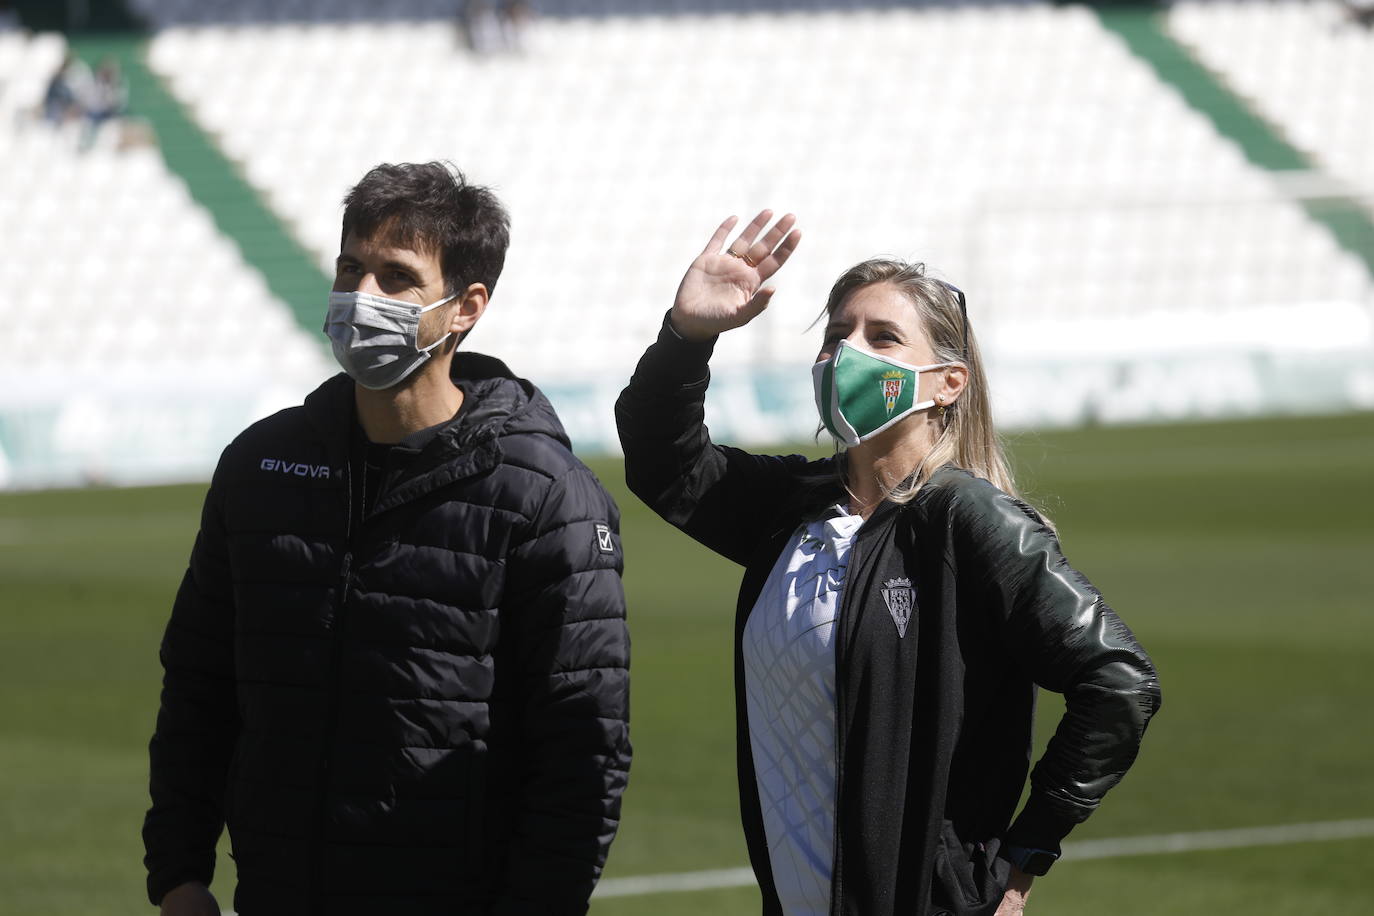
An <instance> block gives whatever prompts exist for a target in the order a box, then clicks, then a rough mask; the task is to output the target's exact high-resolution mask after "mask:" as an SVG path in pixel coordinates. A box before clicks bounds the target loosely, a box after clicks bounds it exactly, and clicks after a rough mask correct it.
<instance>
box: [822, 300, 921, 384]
mask: <svg viewBox="0 0 1374 916" xmlns="http://www.w3.org/2000/svg"><path fill="white" fill-rule="evenodd" d="M841 340H847V341H848V342H849V343H850V344H851V345H856V346H859V347H862V348H863V349H865V350H867V351H869V352H870V353H877V354H879V355H881V356H885V357H887V358H889V359H895V360H897V361H898V362H902V363H906V364H907V365H909V366H928V365H930V364H931V363H934V362H936V359H935V350H934V348H933V347H932V346H931V345H930V339H929V338H928V337H926V332H925V328H924V327H922V325H921V319H920V315H919V314H917V312H916V306H915V305H913V304H912V302H911V300H910V299H908V298H907V297H906V296H905V295H903V294H902V293H901V291H900V290H898V289H897V287H895V286H893V285H892V284H890V283H875V284H872V285H871V286H864V287H861V288H859V289H857V290H855V291H854V292H852V293H850V294H849V296H848V297H847V298H846V299H845V300H844V301H843V302H841V303H840V307H839V308H837V309H835V312H834V314H832V315H831V316H830V320H829V321H828V322H827V323H826V326H825V339H824V340H823V341H822V342H821V352H820V353H819V354H818V355H817V356H816V361H817V362H820V361H821V360H825V359H829V358H830V357H831V356H833V355H834V354H835V348H836V347H838V346H839V345H840V341H841Z"/></svg>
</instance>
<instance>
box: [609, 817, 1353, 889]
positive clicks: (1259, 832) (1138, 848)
mask: <svg viewBox="0 0 1374 916" xmlns="http://www.w3.org/2000/svg"><path fill="white" fill-rule="evenodd" d="M1371 836H1374V818H1365V819H1363V820H1353V821H1322V822H1320V823H1315V824H1282V825H1279V826H1275V827H1241V828H1239V829H1236V830H1203V831H1198V832H1196V833H1161V834H1156V835H1154V836H1133V837H1119V838H1117V839H1111V840H1083V841H1082V842H1078V843H1065V844H1064V861H1065V862H1066V863H1067V862H1076V861H1077V862H1082V861H1086V860H1089V859H1112V858H1119V857H1126V856H1151V855H1164V854H1168V853H1179V852H1199V851H1202V850H1215V849H1246V848H1249V847H1254V846H1287V845H1289V844H1291V843H1319V842H1325V841H1328V840H1351V839H1360V838H1363V837H1371ZM753 884H754V872H753V870H752V869H748V868H719V869H714V870H712V871H689V872H678V873H676V874H663V875H636V876H634V877H630V878H607V879H606V880H605V881H602V882H601V883H600V884H598V885H597V887H596V892H595V893H593V894H592V896H593V897H636V896H641V895H645V894H670V893H681V892H683V891H705V890H720V889H724V888H731V887H751V886H753Z"/></svg>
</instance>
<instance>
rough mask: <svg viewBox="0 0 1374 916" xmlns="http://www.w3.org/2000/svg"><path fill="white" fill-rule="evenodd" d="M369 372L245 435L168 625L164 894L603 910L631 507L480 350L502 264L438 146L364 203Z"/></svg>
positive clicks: (370, 180) (259, 913)
mask: <svg viewBox="0 0 1374 916" xmlns="http://www.w3.org/2000/svg"><path fill="white" fill-rule="evenodd" d="M344 204H345V210H344V217H343V243H342V251H341V252H340V254H339V258H338V262H337V265H338V271H337V275H336V277H335V280H334V288H333V289H334V291H333V292H332V293H331V294H330V297H329V298H330V301H329V313H328V318H327V319H326V327H325V330H326V333H327V334H328V335H329V337H330V339H331V342H332V344H333V348H334V353H335V356H336V357H337V358H338V360H339V362H340V364H341V365H342V366H343V367H344V369H345V374H340V375H338V376H335V377H334V378H332V379H330V380H328V381H326V382H325V383H324V384H323V385H321V386H320V387H319V388H318V389H316V390H315V391H314V392H313V393H312V394H311V395H310V396H309V397H307V398H306V400H305V404H304V405H303V406H301V407H295V408H291V409H289V410H285V411H282V412H281V413H278V414H276V415H275V416H272V417H269V418H267V419H266V420H263V421H261V422H259V423H256V424H254V425H253V426H251V427H249V429H248V430H247V431H245V432H244V433H243V434H242V435H240V436H239V437H238V438H237V439H236V440H235V441H234V442H233V443H232V444H230V445H229V447H228V448H227V449H226V450H225V452H224V454H223V456H222V457H221V459H220V463H219V467H218V468H217V469H216V471H215V475H214V479H213V481H212V483H211V486H210V490H209V493H208V494H207V496H206V500H205V508H204V513H203V515H202V519H201V528H200V533H199V536H198V537H197V539H196V544H195V548H194V550H193V552H192V555H191V562H190V568H189V570H188V571H187V573H186V577H185V579H184V581H183V582H182V585H181V589H180V591H179V592H178V594H177V598H176V602H175V605H174V607H173V609H172V616H171V621H170V623H169V624H168V626H167V631H166V635H165V637H164V639H163V644H162V653H161V657H162V663H163V667H164V669H165V676H164V680H163V690H162V704H161V709H160V710H159V713H158V719H157V730H156V733H155V734H154V736H153V739H152V743H151V745H150V756H151V794H152V808H151V809H150V810H149V812H148V815H147V818H146V821H145V823H144V827H143V836H144V842H145V845H146V847H147V856H146V858H145V864H146V865H147V867H148V892H149V897H150V898H151V900H152V902H153V903H154V904H160V905H161V908H162V913H164V914H213V916H219V907H218V905H217V904H216V902H215V900H214V898H213V897H212V896H211V895H210V892H209V891H208V890H207V887H208V885H209V883H210V880H211V876H212V874H213V871H214V864H215V862H214V860H215V845H216V841H217V838H218V836H219V834H220V830H221V827H222V826H223V825H225V824H227V825H228V828H229V834H230V839H231V841H232V845H233V854H234V859H235V862H236V864H237V872H238V887H237V890H236V892H235V895H234V908H235V909H236V910H237V911H238V912H239V913H240V914H242V916H269V914H278V913H280V914H287V913H289V914H309V913H317V914H326V913H327V914H330V916H335V914H340V916H346V914H353V913H357V914H363V913H366V914H383V913H385V914H404V916H424V914H439V913H443V914H447V916H452V914H466V913H483V914H487V913H490V914H503V916H504V914H541V916H543V914H564V913H568V914H582V913H584V912H585V911H586V909H587V899H588V897H589V896H590V894H591V891H592V887H593V886H594V885H595V883H596V880H597V878H598V876H599V875H600V872H601V867H602V865H603V864H604V862H605V857H606V851H607V848H608V847H609V845H610V842H611V838H612V837H613V835H614V834H615V829H616V825H617V819H618V815H619V808H620V796H621V793H622V792H623V790H624V787H625V782H626V778H627V773H628V768H629V762H630V745H629V741H628V737H627V732H628V664H629V644H628V638H627V635H626V631H625V623H624V615H625V608H624V597H623V593H622V590H621V583H620V571H621V554H620V544H619V536H618V525H619V516H618V512H617V509H616V507H615V505H614V503H613V502H612V500H611V498H610V496H609V495H608V494H607V493H606V492H605V491H604V490H603V489H602V488H601V486H600V484H599V483H598V482H597V481H596V478H595V477H594V476H593V475H592V473H591V472H590V471H589V470H588V469H587V468H586V467H585V466H583V465H582V464H581V463H580V462H579V461H578V460H577V459H576V458H574V457H573V455H572V453H571V452H570V451H569V446H568V440H567V437H566V435H565V434H564V432H563V429H562V427H561V425H560V424H559V422H558V419H557V417H556V416H555V414H554V412H553V408H552V407H551V406H550V405H549V403H548V401H547V400H545V398H544V396H543V395H542V394H541V393H540V392H539V391H538V389H536V388H535V387H534V386H533V385H531V384H530V383H529V382H526V381H523V380H521V379H517V378H514V377H513V376H512V375H511V374H510V372H509V370H507V369H506V367H505V366H504V365H503V364H502V363H501V362H499V361H497V360H495V359H493V358H491V357H486V356H481V355H478V354H475V353H467V352H457V348H458V344H459V342H460V341H461V340H462V338H463V337H464V336H465V335H466V334H467V333H468V331H470V330H471V329H472V327H473V325H475V324H476V323H477V321H478V320H479V319H480V318H481V317H482V314H483V312H484V311H485V310H486V307H487V304H488V301H489V298H490V296H491V292H492V290H493V288H494V287H495V285H496V280H497V277H498V276H499V275H500V272H501V267H502V265H503V263H504V261H505V253H506V245H507V241H508V238H509V233H508V220H507V217H506V214H505V212H504V210H503V209H502V207H501V205H500V203H499V202H498V201H497V199H496V198H495V196H494V195H493V194H492V193H491V192H490V191H488V190H487V189H485V188H480V187H474V186H472V185H469V184H467V183H466V182H465V180H464V178H463V176H462V175H461V174H459V173H457V172H456V171H452V170H450V169H449V168H447V167H445V166H444V165H441V164H439V163H429V164H426V165H382V166H378V167H377V168H375V169H373V170H372V171H371V172H369V173H368V174H367V175H366V176H365V177H364V178H363V180H362V181H361V182H360V183H359V184H358V185H357V187H355V188H353V190H352V191H350V192H349V194H348V196H347V197H346V198H345V201H344Z"/></svg>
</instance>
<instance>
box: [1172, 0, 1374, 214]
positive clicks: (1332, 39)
mask: <svg viewBox="0 0 1374 916" xmlns="http://www.w3.org/2000/svg"><path fill="white" fill-rule="evenodd" d="M1168 24H1169V29H1170V32H1171V33H1172V34H1173V35H1174V36H1175V37H1176V38H1177V39H1178V40H1179V41H1181V42H1182V43H1184V44H1186V45H1187V46H1188V47H1190V48H1191V49H1192V50H1193V52H1194V54H1195V55H1196V56H1197V57H1198V58H1199V59H1200V60H1201V61H1202V63H1204V64H1205V65H1206V66H1208V67H1209V68H1211V69H1212V70H1214V71H1215V72H1217V73H1218V74H1220V75H1221V77H1222V78H1223V79H1224V80H1225V81H1226V82H1227V83H1229V84H1230V85H1231V86H1232V87H1233V88H1234V89H1235V90H1236V92H1238V93H1239V94H1241V95H1242V96H1244V97H1245V98H1247V99H1249V100H1250V101H1251V104H1252V105H1253V106H1254V107H1255V108H1256V109H1258V111H1259V113H1260V114H1261V115H1263V116H1264V117H1265V118H1267V119H1268V120H1269V121H1270V122H1271V123H1273V124H1275V125H1278V126H1279V127H1280V128H1281V129H1282V131H1283V132H1284V133H1285V134H1286V135H1287V136H1288V138H1289V140H1290V141H1291V142H1292V143H1294V144H1295V145H1296V146H1298V147H1299V148H1301V149H1302V150H1303V151H1304V152H1305V153H1307V154H1308V155H1309V156H1311V157H1312V158H1313V159H1314V160H1315V161H1317V162H1319V163H1320V164H1321V165H1322V166H1323V168H1324V169H1325V171H1326V172H1327V173H1328V174H1330V175H1332V176H1335V177H1336V178H1338V179H1340V180H1341V181H1343V182H1344V183H1345V184H1347V185H1349V186H1350V187H1351V188H1355V189H1363V190H1364V192H1365V193H1366V195H1368V196H1367V197H1366V203H1367V204H1368V205H1369V206H1370V208H1371V209H1372V210H1374V155H1370V150H1371V149H1374V117H1370V110H1371V107H1370V99H1371V92H1374V30H1370V29H1368V28H1362V27H1360V26H1359V25H1357V24H1356V23H1354V22H1352V21H1351V20H1350V18H1349V17H1348V16H1347V15H1346V13H1345V11H1344V10H1343V8H1342V5H1341V4H1340V3H1335V2H1324V3H1323V2H1318V3H1312V2H1305V0H1304V2H1296V0H1280V2H1268V3H1243V2H1208V3H1198V2H1186V3H1178V4H1176V5H1174V6H1172V7H1171V8H1170V10H1169V16H1168Z"/></svg>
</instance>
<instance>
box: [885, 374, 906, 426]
mask: <svg viewBox="0 0 1374 916" xmlns="http://www.w3.org/2000/svg"><path fill="white" fill-rule="evenodd" d="M882 383H883V406H884V407H886V408H887V412H888V415H889V416H891V414H892V411H894V410H896V409H897V399H898V398H900V397H901V396H902V386H903V385H904V384H906V374H905V373H903V372H900V371H898V370H896V369H892V370H890V371H888V372H884V373H883V377H882Z"/></svg>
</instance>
